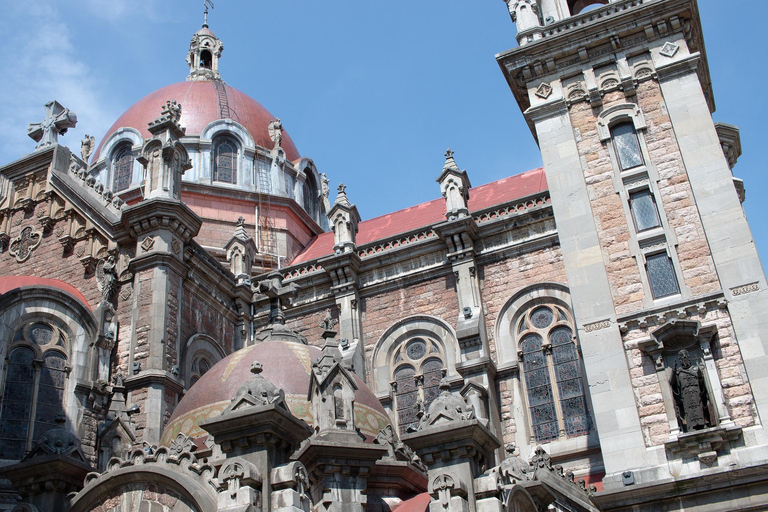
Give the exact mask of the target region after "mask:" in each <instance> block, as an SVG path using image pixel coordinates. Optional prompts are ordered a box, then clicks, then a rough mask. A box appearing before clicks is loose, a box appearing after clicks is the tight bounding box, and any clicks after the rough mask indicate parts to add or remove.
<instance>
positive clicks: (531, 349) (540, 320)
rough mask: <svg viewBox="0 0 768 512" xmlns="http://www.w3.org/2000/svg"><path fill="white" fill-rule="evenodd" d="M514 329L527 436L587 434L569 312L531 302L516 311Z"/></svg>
mask: <svg viewBox="0 0 768 512" xmlns="http://www.w3.org/2000/svg"><path fill="white" fill-rule="evenodd" d="M516 330H517V337H518V352H519V357H520V363H521V375H522V377H523V382H524V386H525V395H526V399H527V403H528V411H529V417H530V422H531V437H532V438H533V439H535V440H536V442H540V443H543V442H549V441H554V440H557V439H559V438H561V437H572V436H578V435H583V434H587V433H588V432H589V424H590V422H589V415H588V413H587V402H586V397H585V388H584V379H583V376H582V369H581V360H580V358H579V352H578V347H577V345H576V340H575V338H574V331H573V322H572V320H571V317H570V313H569V312H568V311H566V309H565V308H563V307H561V306H558V305H554V304H542V305H535V306H532V307H530V308H529V309H528V310H527V311H525V312H524V313H523V314H522V315H521V316H520V318H519V320H518V321H517V326H516Z"/></svg>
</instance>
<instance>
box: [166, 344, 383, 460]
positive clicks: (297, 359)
mask: <svg viewBox="0 0 768 512" xmlns="http://www.w3.org/2000/svg"><path fill="white" fill-rule="evenodd" d="M321 352H322V351H321V350H320V349H319V348H318V347H314V346H311V345H304V344H302V343H296V342H285V341H282V342H281V341H266V342H263V343H258V344H256V345H252V346H250V347H245V348H243V349H240V350H238V351H237V352H235V353H233V354H230V355H229V356H227V357H225V358H224V359H222V360H221V361H219V362H218V363H216V364H215V365H213V367H212V368H211V369H210V370H208V371H207V372H206V373H205V375H203V376H202V377H201V378H200V380H199V381H197V382H196V383H195V384H194V385H193V386H192V387H191V388H190V389H189V391H188V392H187V394H186V395H184V398H182V400H181V401H180V402H179V405H178V406H176V409H175V410H174V412H173V415H172V416H171V419H170V420H169V421H168V425H167V426H166V427H165V430H164V432H163V437H162V439H161V440H160V443H161V444H162V445H165V446H168V445H169V444H170V442H171V441H172V440H173V439H174V438H175V437H176V436H177V435H178V434H179V433H181V434H184V435H186V436H189V437H191V438H193V439H198V438H199V439H204V438H205V437H207V436H208V433H207V432H206V431H205V430H203V429H202V428H200V422H201V421H203V420H205V419H208V418H213V417H216V416H219V415H220V414H221V413H222V412H223V411H224V410H225V409H226V408H227V407H229V405H230V403H231V402H232V399H233V398H235V396H236V395H237V393H238V390H240V389H241V387H242V386H243V384H246V383H247V382H248V381H249V380H250V379H251V378H252V377H253V373H252V372H251V365H252V364H253V362H254V361H258V362H259V363H261V365H262V368H263V371H261V372H260V373H259V374H260V375H261V376H263V377H264V379H266V380H268V381H269V382H270V383H272V384H274V385H275V386H276V387H277V388H279V389H281V390H283V392H284V393H285V401H286V403H287V405H288V408H289V409H290V410H291V412H292V413H293V415H294V416H296V417H298V418H300V419H302V420H304V421H305V422H306V423H307V424H308V425H310V426H312V425H313V423H314V421H313V418H312V406H311V403H310V401H309V400H308V397H307V395H308V393H309V383H310V373H311V371H312V363H313V362H314V361H316V360H317V358H318V357H319V356H320V354H321ZM355 383H356V384H357V387H358V389H357V391H356V392H355V425H356V426H357V427H358V428H359V429H360V431H361V432H362V433H363V434H364V435H365V438H366V442H369V443H372V442H373V440H374V439H375V438H376V436H377V435H378V433H379V431H380V430H381V429H383V428H385V427H386V426H387V425H389V424H390V420H389V416H387V413H386V411H385V410H384V408H383V407H382V405H381V403H380V402H379V400H378V399H377V398H376V395H374V394H373V393H372V392H371V390H369V389H368V387H367V386H366V385H365V384H364V383H363V381H362V380H361V379H360V378H359V377H357V376H356V375H355Z"/></svg>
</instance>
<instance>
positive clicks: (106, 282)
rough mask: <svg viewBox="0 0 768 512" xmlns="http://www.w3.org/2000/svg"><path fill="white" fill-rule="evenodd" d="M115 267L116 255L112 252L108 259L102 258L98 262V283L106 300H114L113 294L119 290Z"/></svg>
mask: <svg viewBox="0 0 768 512" xmlns="http://www.w3.org/2000/svg"><path fill="white" fill-rule="evenodd" d="M115 267H116V262H115V257H114V256H112V255H111V254H110V255H109V256H108V257H107V258H106V259H103V258H102V259H100V260H99V262H98V263H97V264H96V284H97V285H98V286H99V291H100V292H101V296H102V297H103V298H104V300H105V301H106V302H109V301H110V300H112V296H113V295H114V294H115V291H117V270H116V268H115Z"/></svg>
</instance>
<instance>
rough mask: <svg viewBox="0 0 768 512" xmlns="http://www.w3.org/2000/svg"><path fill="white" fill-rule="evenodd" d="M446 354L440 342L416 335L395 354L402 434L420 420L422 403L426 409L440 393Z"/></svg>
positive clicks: (394, 362)
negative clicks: (442, 350)
mask: <svg viewBox="0 0 768 512" xmlns="http://www.w3.org/2000/svg"><path fill="white" fill-rule="evenodd" d="M444 360H445V356H444V355H443V354H442V352H441V351H440V348H439V347H438V345H437V343H435V342H434V341H432V340H428V339H424V338H413V339H411V340H409V341H407V342H405V343H403V344H401V345H400V347H398V348H397V350H395V351H394V354H393V362H392V367H393V368H395V371H394V387H395V407H396V409H397V420H398V425H399V427H400V433H401V434H403V433H405V431H406V429H407V428H408V426H409V425H412V424H414V423H416V421H417V419H418V412H419V409H420V407H419V403H420V402H421V404H422V405H421V408H422V409H424V410H426V409H427V408H428V407H429V404H431V403H432V401H433V400H434V399H435V398H437V395H438V394H439V393H440V389H439V386H440V379H441V378H442V377H443V368H444V366H445V364H444Z"/></svg>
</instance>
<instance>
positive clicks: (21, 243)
mask: <svg viewBox="0 0 768 512" xmlns="http://www.w3.org/2000/svg"><path fill="white" fill-rule="evenodd" d="M42 240H43V235H42V233H40V232H38V231H35V230H34V229H32V226H26V227H24V228H22V229H21V233H19V236H17V237H16V238H15V239H14V240H13V241H12V242H11V245H10V246H9V247H8V252H9V253H11V256H14V257H15V258H16V261H18V262H19V263H22V262H24V261H26V260H27V258H29V257H30V256H31V255H32V251H34V250H35V248H36V247H37V246H38V245H40V242H41V241H42Z"/></svg>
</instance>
